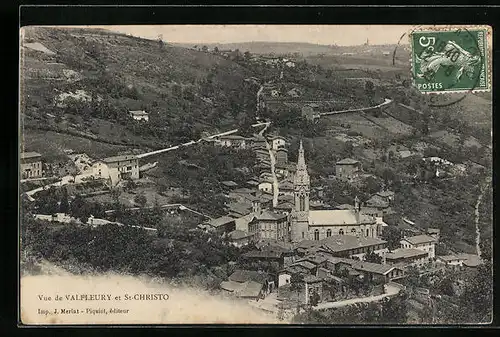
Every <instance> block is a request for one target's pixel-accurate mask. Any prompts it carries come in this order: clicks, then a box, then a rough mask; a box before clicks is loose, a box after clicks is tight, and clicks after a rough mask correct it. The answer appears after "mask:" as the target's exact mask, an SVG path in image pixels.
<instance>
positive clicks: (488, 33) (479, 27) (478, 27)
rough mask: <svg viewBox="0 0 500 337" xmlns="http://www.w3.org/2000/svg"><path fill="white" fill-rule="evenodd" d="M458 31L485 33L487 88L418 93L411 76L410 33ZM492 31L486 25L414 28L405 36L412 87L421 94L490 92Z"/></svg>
mask: <svg viewBox="0 0 500 337" xmlns="http://www.w3.org/2000/svg"><path fill="white" fill-rule="evenodd" d="M458 29H468V30H472V29H474V30H484V31H485V32H486V39H485V40H486V53H485V58H486V62H485V63H484V64H485V67H486V70H485V72H486V78H487V88H485V89H462V90H440V91H420V90H418V89H417V86H416V85H415V78H414V77H413V74H414V72H415V69H414V68H413V39H412V33H414V32H419V33H425V32H439V31H453V30H458ZM492 34H493V29H492V27H491V26H488V25H435V26H433V25H426V26H423V25H422V26H416V27H415V28H414V29H412V30H410V31H409V32H408V33H407V34H406V35H407V36H408V41H409V43H410V74H411V77H412V84H413V87H414V88H415V89H416V90H418V92H420V93H421V94H426V95H428V94H438V95H445V94H457V93H458V94H463V93H474V92H491V82H492V59H493V36H492Z"/></svg>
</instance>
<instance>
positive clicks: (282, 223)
mask: <svg viewBox="0 0 500 337" xmlns="http://www.w3.org/2000/svg"><path fill="white" fill-rule="evenodd" d="M248 232H249V233H252V234H255V239H256V240H260V239H273V240H278V241H283V242H285V241H288V216H287V215H285V214H280V213H276V212H273V211H269V210H265V211H263V212H262V213H260V214H257V215H256V216H255V219H254V220H252V221H251V222H250V223H249V224H248Z"/></svg>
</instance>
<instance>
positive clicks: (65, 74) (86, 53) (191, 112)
mask: <svg viewBox="0 0 500 337" xmlns="http://www.w3.org/2000/svg"><path fill="white" fill-rule="evenodd" d="M21 51H22V78H21V81H22V84H21V90H22V102H21V112H22V113H23V117H24V118H23V121H24V126H25V128H26V130H27V131H29V130H30V129H34V128H42V127H43V128H45V129H49V130H53V131H56V132H62V131H64V132H70V133H73V134H75V133H78V134H80V133H87V134H90V135H87V136H88V137H90V139H92V137H97V138H99V139H101V140H106V141H108V142H111V143H114V144H119V145H123V144H126V145H134V146H135V145H137V146H139V147H141V146H150V147H151V146H152V147H159V146H162V145H164V144H170V143H172V142H179V141H187V140H189V139H190V138H191V137H194V136H198V135H199V134H200V132H202V131H208V132H213V131H216V130H220V129H226V128H227V127H234V125H235V123H236V120H237V119H239V118H242V116H244V115H245V113H246V112H248V111H253V110H254V109H255V107H254V105H253V106H252V103H253V102H254V101H255V100H254V99H253V97H254V96H255V93H256V91H257V90H258V87H256V85H255V84H252V83H248V82H245V81H244V79H245V78H248V77H250V76H251V75H252V72H251V71H249V70H248V69H247V68H245V67H244V66H241V65H240V64H238V63H236V62H233V61H231V60H228V59H225V58H223V57H221V56H217V55H213V54H210V53H204V52H199V51H195V50H190V49H186V48H180V47H174V46H172V45H168V44H163V45H160V44H159V43H158V41H152V40H146V39H141V38H136V37H131V36H126V35H122V34H117V33H110V32H108V31H104V30H94V29H92V30H88V29H87V30H86V29H56V28H34V27H30V28H26V29H25V30H24V40H23V41H22V50H21ZM71 96H72V97H71ZM248 97H252V101H251V102H250V101H248V102H247V98H248ZM137 109H144V110H146V111H147V112H149V113H150V123H148V124H147V125H137V123H133V122H132V121H131V120H130V118H129V117H128V116H127V113H128V111H129V110H137ZM82 119H83V120H82ZM102 120H107V121H110V122H113V123H112V124H111V125H109V128H103V122H102ZM110 128H112V130H110ZM25 134H26V136H27V138H28V139H27V141H29V137H30V133H29V132H25ZM137 137H139V139H137ZM134 138H136V139H134ZM34 150H36V149H34Z"/></svg>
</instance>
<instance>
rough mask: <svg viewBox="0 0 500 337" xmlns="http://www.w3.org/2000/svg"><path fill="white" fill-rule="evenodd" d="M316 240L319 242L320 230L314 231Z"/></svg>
mask: <svg viewBox="0 0 500 337" xmlns="http://www.w3.org/2000/svg"><path fill="white" fill-rule="evenodd" d="M314 240H316V241H318V240H319V230H317V229H315V230H314Z"/></svg>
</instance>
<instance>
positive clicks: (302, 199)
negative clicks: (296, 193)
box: [299, 195, 306, 212]
mask: <svg viewBox="0 0 500 337" xmlns="http://www.w3.org/2000/svg"><path fill="white" fill-rule="evenodd" d="M299 202H300V211H301V212H303V211H305V210H306V198H305V197H304V196H303V195H301V196H300V197H299Z"/></svg>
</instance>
